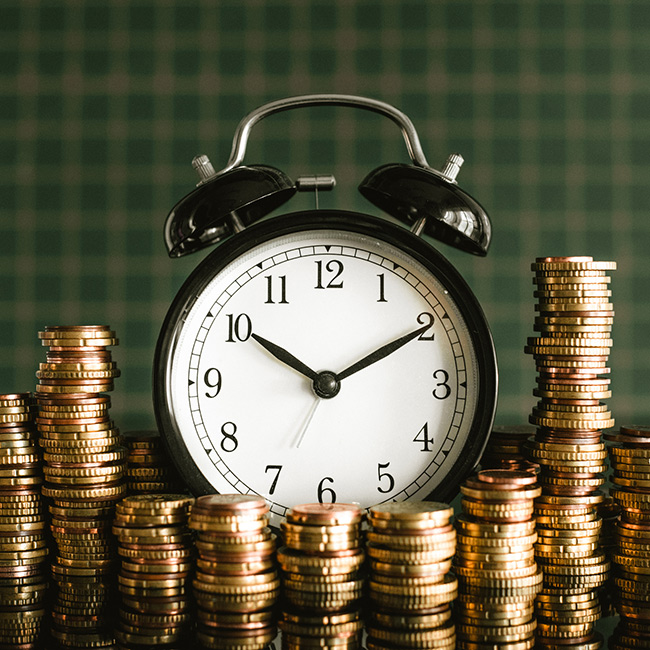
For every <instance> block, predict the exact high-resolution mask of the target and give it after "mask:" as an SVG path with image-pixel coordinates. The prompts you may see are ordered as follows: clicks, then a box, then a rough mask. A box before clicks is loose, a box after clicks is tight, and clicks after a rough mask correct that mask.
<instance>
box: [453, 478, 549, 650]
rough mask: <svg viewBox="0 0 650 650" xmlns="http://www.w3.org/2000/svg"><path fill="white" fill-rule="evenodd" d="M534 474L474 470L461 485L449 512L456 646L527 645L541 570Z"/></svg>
mask: <svg viewBox="0 0 650 650" xmlns="http://www.w3.org/2000/svg"><path fill="white" fill-rule="evenodd" d="M540 493H541V489H540V488H539V487H538V486H537V484H536V478H535V474H534V473H532V472H528V471H517V470H482V471H480V472H479V473H478V475H477V476H476V477H472V478H469V479H467V480H466V481H465V482H464V483H463V484H462V485H461V494H462V499H461V508H462V514H460V515H459V516H458V517H457V519H456V531H457V533H458V538H457V539H458V545H457V551H456V557H455V559H454V571H455V572H456V574H457V576H458V584H459V596H458V600H457V602H456V631H457V634H458V646H457V647H458V648H459V649H460V650H475V649H476V648H502V647H503V648H510V647H513V648H518V649H520V650H527V649H528V648H532V647H533V646H534V645H535V627H536V621H535V616H534V602H535V596H536V595H537V593H538V592H539V590H540V589H541V585H542V572H541V570H540V569H539V568H538V567H537V564H536V563H535V558H534V550H533V545H534V543H535V540H536V534H535V520H534V518H533V508H534V499H535V498H536V497H538V496H539V494H540Z"/></svg>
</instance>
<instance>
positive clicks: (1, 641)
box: [0, 393, 48, 648]
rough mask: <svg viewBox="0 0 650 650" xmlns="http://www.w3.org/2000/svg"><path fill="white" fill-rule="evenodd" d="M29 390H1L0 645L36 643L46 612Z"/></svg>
mask: <svg viewBox="0 0 650 650" xmlns="http://www.w3.org/2000/svg"><path fill="white" fill-rule="evenodd" d="M33 413H34V400H33V398H32V396H31V394H30V393H19V394H5V395H0V647H9V646H11V647H16V648H18V647H24V648H36V647H38V645H39V638H40V632H41V624H42V621H43V617H44V614H45V609H44V600H45V594H46V591H47V579H48V575H47V569H46V565H45V561H46V560H47V559H48V557H47V556H48V543H47V539H46V537H45V533H46V528H47V523H46V521H45V516H44V512H43V505H42V502H41V483H42V482H43V478H42V472H41V465H40V455H39V453H38V448H37V447H36V444H37V443H36V437H35V433H34V425H33Z"/></svg>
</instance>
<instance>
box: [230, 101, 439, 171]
mask: <svg viewBox="0 0 650 650" xmlns="http://www.w3.org/2000/svg"><path fill="white" fill-rule="evenodd" d="M301 106H349V107H352V108H362V109H364V110H367V111H371V112H373V113H379V114H380V115H384V116H385V117H388V118H389V119H391V120H392V121H393V122H395V124H397V125H398V126H399V127H400V129H401V131H402V135H403V136H404V142H405V143H406V149H407V150H408V153H409V156H410V158H411V160H412V161H413V163H414V164H415V165H417V166H418V167H424V168H426V169H430V167H429V163H428V162H427V159H426V158H425V156H424V152H423V151H422V146H421V145H420V138H419V137H418V134H417V131H416V130H415V127H414V126H413V122H411V120H410V119H409V118H408V116H407V115H405V114H404V113H402V111H399V110H397V109H396V108H395V107H393V106H391V105H390V104H386V103H385V102H382V101H379V100H376V99H368V98H367V97H358V96H356V95H338V94H317V95H299V96H297V97H288V98H286V99H279V100H277V101H274V102H269V103H268V104H264V105H263V106H260V107H259V108H256V109H255V110H254V111H252V112H250V113H249V114H248V115H246V117H244V118H243V119H242V120H241V122H240V123H239V124H238V126H237V130H236V131H235V135H234V137H233V141H232V149H231V151H230V158H229V159H228V164H227V165H226V166H225V167H224V168H223V169H222V170H221V171H220V172H219V173H220V174H222V173H224V172H227V171H230V170H231V169H234V168H235V167H238V166H239V165H241V164H242V162H243V160H244V155H245V154H246V145H247V144H248V137H249V135H250V132H251V130H252V128H253V127H254V126H255V125H256V124H257V123H258V122H259V121H260V120H263V119H264V118H265V117H268V116H269V115H273V114H274V113H280V112H282V111H287V110H289V109H292V108H300V107H301Z"/></svg>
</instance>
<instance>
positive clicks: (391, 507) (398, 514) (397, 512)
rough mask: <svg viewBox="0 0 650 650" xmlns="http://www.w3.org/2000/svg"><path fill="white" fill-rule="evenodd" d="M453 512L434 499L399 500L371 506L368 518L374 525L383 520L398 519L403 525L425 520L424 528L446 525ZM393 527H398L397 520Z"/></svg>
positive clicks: (406, 526) (405, 526)
mask: <svg viewBox="0 0 650 650" xmlns="http://www.w3.org/2000/svg"><path fill="white" fill-rule="evenodd" d="M452 514H453V509H452V508H451V507H450V506H448V505H447V504H444V503H438V502H435V501H400V502H391V503H382V504H379V505H375V506H372V507H371V508H370V509H369V519H370V520H371V521H372V522H373V523H374V524H375V525H376V524H379V525H381V524H380V523H379V522H381V521H384V520H391V521H393V520H398V521H399V522H400V523H401V522H404V524H403V527H404V528H408V527H410V526H408V525H405V524H406V523H407V522H411V523H415V522H422V521H423V520H424V521H426V522H427V524H428V525H427V526H423V527H426V528H434V527H437V526H446V525H447V524H448V523H449V520H450V518H451V516H452ZM394 523H395V527H400V526H399V524H397V522H394Z"/></svg>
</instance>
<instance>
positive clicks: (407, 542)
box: [367, 501, 458, 650]
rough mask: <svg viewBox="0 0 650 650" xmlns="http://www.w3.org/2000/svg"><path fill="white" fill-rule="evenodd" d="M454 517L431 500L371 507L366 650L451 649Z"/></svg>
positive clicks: (453, 637) (453, 635) (455, 588)
mask: <svg viewBox="0 0 650 650" xmlns="http://www.w3.org/2000/svg"><path fill="white" fill-rule="evenodd" d="M452 514H453V510H452V508H451V507H450V506H448V505H446V504H444V503H436V502H432V501H431V502H401V503H383V504H379V505H376V506H373V507H372V508H370V511H369V523H370V530H369V531H368V544H367V552H368V557H369V558H370V571H369V581H368V584H369V590H370V612H369V616H368V623H367V634H368V639H367V647H368V648H369V650H380V649H381V650H384V649H386V650H388V649H389V648H395V647H400V648H414V649H415V648H432V647H434V648H441V649H442V648H450V649H451V650H453V648H454V647H455V644H456V633H455V628H454V624H453V622H452V620H451V603H452V601H453V600H454V598H455V597H456V595H457V591H458V581H457V580H456V577H455V576H454V575H453V574H451V573H450V572H449V571H450V569H451V558H452V557H453V555H454V553H455V550H456V531H455V530H454V528H453V526H452V525H451V522H450V519H451V515H452Z"/></svg>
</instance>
